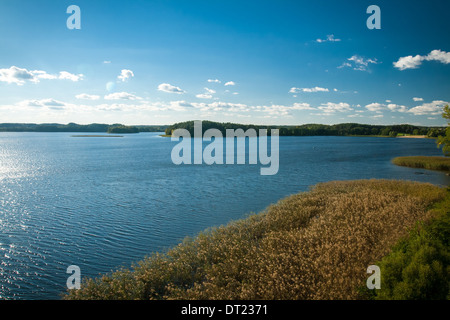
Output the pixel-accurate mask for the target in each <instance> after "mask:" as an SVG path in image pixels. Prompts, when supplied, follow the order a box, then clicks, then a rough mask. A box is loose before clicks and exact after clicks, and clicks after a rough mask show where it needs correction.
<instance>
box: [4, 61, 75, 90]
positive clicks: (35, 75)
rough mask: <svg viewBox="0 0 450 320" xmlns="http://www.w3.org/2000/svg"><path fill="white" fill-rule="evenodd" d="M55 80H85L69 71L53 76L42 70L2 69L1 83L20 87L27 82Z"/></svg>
mask: <svg viewBox="0 0 450 320" xmlns="http://www.w3.org/2000/svg"><path fill="white" fill-rule="evenodd" d="M54 79H61V80H71V81H79V80H82V79H83V75H82V74H77V75H76V74H72V73H70V72H67V71H61V72H59V75H53V74H49V73H47V72H46V71H42V70H27V69H25V68H19V67H16V66H11V67H9V68H6V69H0V82H7V83H15V84H17V85H19V86H21V85H23V84H25V82H27V81H29V82H33V83H38V82H39V81H40V80H54Z"/></svg>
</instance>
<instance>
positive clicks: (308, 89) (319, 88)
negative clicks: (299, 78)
mask: <svg viewBox="0 0 450 320" xmlns="http://www.w3.org/2000/svg"><path fill="white" fill-rule="evenodd" d="M300 91H302V92H329V90H328V89H327V88H321V87H314V88H296V87H292V88H291V89H290V90H289V93H299V92H300ZM333 91H334V92H336V91H338V90H337V89H334V90H333Z"/></svg>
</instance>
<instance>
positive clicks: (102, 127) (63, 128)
mask: <svg viewBox="0 0 450 320" xmlns="http://www.w3.org/2000/svg"><path fill="white" fill-rule="evenodd" d="M166 128H167V126H162V125H147V126H125V125H123V124H117V123H116V124H112V125H111V124H101V123H91V124H85V125H83V124H76V123H73V122H71V123H68V124H59V123H44V124H36V123H0V132H108V133H137V132H164V130H165V129H166Z"/></svg>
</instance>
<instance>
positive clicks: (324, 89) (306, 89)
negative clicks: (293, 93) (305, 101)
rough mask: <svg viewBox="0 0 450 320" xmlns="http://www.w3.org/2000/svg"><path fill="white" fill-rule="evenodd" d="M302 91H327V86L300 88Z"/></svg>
mask: <svg viewBox="0 0 450 320" xmlns="http://www.w3.org/2000/svg"><path fill="white" fill-rule="evenodd" d="M301 91H303V92H328V89H327V88H321V87H314V88H301Z"/></svg>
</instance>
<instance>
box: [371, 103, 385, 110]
mask: <svg viewBox="0 0 450 320" xmlns="http://www.w3.org/2000/svg"><path fill="white" fill-rule="evenodd" d="M366 109H367V110H369V111H372V112H377V111H381V110H383V109H385V105H384V104H382V103H377V102H374V103H370V104H368V105H366Z"/></svg>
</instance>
